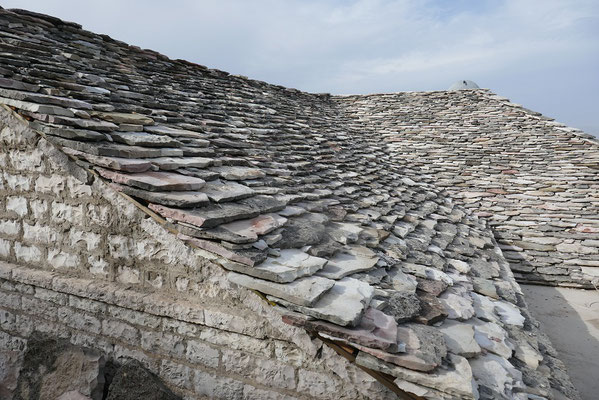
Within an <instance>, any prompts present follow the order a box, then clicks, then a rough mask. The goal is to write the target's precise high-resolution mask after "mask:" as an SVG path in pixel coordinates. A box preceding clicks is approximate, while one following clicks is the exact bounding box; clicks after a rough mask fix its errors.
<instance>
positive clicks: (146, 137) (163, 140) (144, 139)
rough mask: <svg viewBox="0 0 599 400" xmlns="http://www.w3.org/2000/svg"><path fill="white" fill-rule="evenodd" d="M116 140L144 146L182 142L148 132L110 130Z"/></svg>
mask: <svg viewBox="0 0 599 400" xmlns="http://www.w3.org/2000/svg"><path fill="white" fill-rule="evenodd" d="M110 136H111V137H112V139H113V140H114V141H115V142H119V143H124V144H128V145H131V146H144V147H180V146H181V142H179V141H177V140H174V139H172V138H171V137H168V136H162V135H153V134H151V133H146V132H118V131H117V132H110Z"/></svg>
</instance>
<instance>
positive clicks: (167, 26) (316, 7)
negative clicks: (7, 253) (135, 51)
mask: <svg viewBox="0 0 599 400" xmlns="http://www.w3.org/2000/svg"><path fill="white" fill-rule="evenodd" d="M0 5H2V6H3V7H5V8H10V7H18V8H26V9H29V10H32V11H38V12H43V13H47V14H51V15H55V16H58V17H60V18H63V19H67V20H72V21H75V22H78V23H80V24H82V25H83V26H84V28H86V29H88V30H91V31H94V32H98V33H106V34H108V35H110V36H112V37H114V38H116V39H120V40H123V41H125V42H128V43H131V44H135V45H138V46H141V47H143V48H151V49H154V50H157V51H160V52H162V53H164V54H166V55H167V56H169V57H171V58H183V59H187V60H190V61H193V62H197V63H199V64H203V65H206V66H208V67H212V68H219V69H223V70H226V71H228V72H231V73H234V74H240V75H246V76H249V77H251V78H255V79H260V80H264V81H267V82H270V83H276V84H281V85H285V86H290V87H295V88H298V89H301V90H306V91H310V92H330V93H344V94H345V93H373V92H397V91H413V90H416V91H418V90H442V89H446V88H448V87H449V86H450V85H451V84H452V83H453V82H454V81H457V80H461V79H471V80H473V81H475V82H477V83H478V84H479V86H481V87H486V88H490V89H491V90H493V91H494V92H496V93H498V94H500V95H503V96H505V97H508V98H510V99H511V100H512V101H514V102H516V103H520V104H523V105H524V106H526V107H528V108H531V109H533V110H536V111H540V112H542V113H544V114H545V115H548V116H550V117H553V118H556V119H557V120H558V121H560V122H564V123H567V124H568V125H571V126H575V127H578V128H582V129H584V130H585V131H587V132H589V133H595V134H599V1H597V0H542V1H541V0H505V1H500V0H495V1H493V0H478V1H476V0H473V1H468V0H453V1H449V0H448V1H443V0H436V1H432V0H431V1H426V0H419V1H417V0H345V1H344V0H329V1H326V0H251V1H248V0H219V1H212V0H210V1H208V0H207V1H200V0H196V1H192V0H171V1H169V2H165V1H158V0H146V1H139V0H128V1H123V0H103V1H97V2H86V1H81V0H78V1H76V0H29V1H28V0H18V1H3V0H0Z"/></svg>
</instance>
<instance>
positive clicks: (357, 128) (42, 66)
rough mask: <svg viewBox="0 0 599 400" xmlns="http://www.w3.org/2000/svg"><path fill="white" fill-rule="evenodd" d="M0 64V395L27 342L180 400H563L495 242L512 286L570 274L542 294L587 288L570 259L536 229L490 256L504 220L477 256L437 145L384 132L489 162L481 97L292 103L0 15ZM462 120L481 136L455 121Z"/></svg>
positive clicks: (71, 26)
mask: <svg viewBox="0 0 599 400" xmlns="http://www.w3.org/2000/svg"><path fill="white" fill-rule="evenodd" d="M0 50H2V51H1V52H0V144H1V146H2V147H0V170H1V175H0V261H1V262H2V263H1V264H0V265H1V268H0V271H1V272H0V279H2V282H0V295H1V296H0V312H1V313H2V314H1V315H2V316H3V320H2V324H1V325H0V332H2V336H1V338H2V344H4V345H5V347H6V350H5V351H2V352H1V353H0V357H2V358H1V359H0V366H2V371H1V372H2V373H1V374H0V385H1V386H0V388H1V389H0V390H3V391H4V392H10V391H12V390H14V382H15V379H16V381H17V382H23V380H22V379H21V380H19V378H16V376H17V375H18V373H19V371H20V370H19V362H20V361H19V360H21V359H22V358H23V357H24V356H23V354H31V351H24V350H25V347H26V346H27V347H29V350H31V348H34V349H35V346H37V344H36V343H38V341H37V339H36V340H33V341H30V338H32V337H33V338H37V337H39V336H40V335H45V336H44V337H49V338H50V339H49V340H52V339H51V338H52V337H60V338H64V341H61V343H67V342H71V343H73V345H76V346H83V348H90V351H92V352H99V353H94V354H103V355H105V356H106V357H107V358H108V359H109V361H110V360H111V359H112V360H114V361H115V362H116V363H118V364H122V363H126V360H127V359H129V358H133V359H136V360H138V361H140V362H142V363H144V365H145V367H146V368H148V369H149V370H150V371H151V372H153V373H156V374H157V375H158V378H159V379H162V380H164V381H165V382H166V384H167V385H168V386H169V387H170V388H171V389H172V390H173V391H174V392H175V393H177V394H179V395H181V396H183V397H184V398H190V399H191V398H203V397H208V398H214V397H216V398H245V399H251V398H394V397H399V398H402V399H412V400H413V399H421V398H427V399H436V400H438V399H444V400H447V399H458V398H459V399H468V400H473V399H480V398H484V399H504V398H512V399H518V400H525V399H530V398H541V399H556V400H561V399H562V398H569V399H576V398H577V397H578V396H577V393H576V390H575V389H574V388H573V387H572V385H571V383H570V381H569V378H568V376H567V374H566V372H565V370H564V367H563V364H562V363H561V362H560V361H559V359H558V358H557V355H556V354H555V351H554V350H553V348H552V346H551V344H550V343H549V342H548V340H547V339H546V337H545V336H544V335H543V333H542V332H540V331H539V329H538V324H537V323H536V321H535V320H534V319H533V318H532V317H531V316H530V314H529V312H528V310H527V306H526V302H525V301H524V298H523V295H522V292H521V290H520V288H519V286H518V284H517V283H516V281H515V278H514V274H513V273H512V271H511V270H510V264H509V263H508V261H507V260H506V258H505V257H504V253H503V252H502V249H501V248H500V247H499V245H498V243H497V240H496V238H498V239H499V240H501V241H502V242H501V243H500V244H501V246H503V249H504V250H506V253H507V254H508V255H509V259H510V260H513V259H514V256H513V255H512V253H514V254H519V253H522V254H523V255H524V256H526V257H529V258H527V259H526V260H527V262H529V263H533V262H534V263H538V265H537V264H535V265H537V266H536V267H535V268H536V269H535V270H534V271H529V274H528V275H526V276H527V277H529V278H531V279H533V278H534V279H537V278H538V279H540V278H543V277H545V276H549V275H550V274H548V270H543V269H541V268H544V267H541V266H540V265H541V263H543V262H544V261H543V259H542V258H543V257H544V256H546V255H548V254H551V255H552V256H553V253H558V255H559V257H562V258H561V259H560V258H558V256H555V257H554V258H555V259H557V260H558V261H560V260H563V261H571V262H574V264H575V265H574V264H573V265H574V267H573V268H569V269H568V268H566V269H564V270H563V271H561V270H560V272H561V273H562V274H561V275H557V274H552V275H551V276H552V277H553V278H552V279H553V280H552V281H550V283H552V284H556V283H558V282H561V283H568V284H576V285H581V286H585V285H586V286H588V285H591V284H592V282H591V280H590V278H589V274H588V273H587V272H588V271H583V270H582V267H583V266H582V265H581V264H582V263H581V262H579V261H572V260H574V258H567V254H570V255H572V253H571V252H570V253H568V251H566V249H567V248H566V247H564V245H566V244H568V245H571V244H574V240H576V239H578V237H577V236H569V237H568V238H567V239H566V238H563V237H561V236H559V235H557V234H556V233H555V232H556V231H555V230H551V229H547V226H545V225H548V226H550V227H556V226H558V225H556V222H555V221H554V219H552V218H548V219H547V221H545V220H543V222H544V225H542V227H540V228H539V229H540V230H541V232H543V233H535V234H529V229H532V228H526V227H527V226H529V225H530V223H529V224H528V225H527V224H524V225H525V228H526V229H519V230H517V231H516V232H517V233H518V234H520V235H523V234H524V233H526V234H525V235H524V236H522V237H520V240H519V241H515V242H508V241H507V240H508V238H507V233H505V232H514V229H512V228H510V229H512V230H509V229H507V230H505V229H504V230H502V229H503V228H501V226H503V225H506V226H520V225H518V224H517V223H512V220H511V219H509V218H508V220H509V221H507V222H506V220H503V219H501V216H502V215H503V213H502V212H501V210H500V209H497V211H498V213H497V215H498V218H499V220H500V221H502V224H503V225H501V226H495V233H493V232H492V231H491V229H489V226H488V224H487V220H485V219H484V218H482V217H489V216H490V215H488V214H489V212H488V210H487V211H485V210H486V209H485V208H484V207H485V204H487V203H484V201H486V200H485V199H487V198H491V197H492V196H491V195H481V194H480V193H482V192H481V191H480V190H479V189H476V190H474V189H472V190H470V189H468V190H467V191H466V192H464V191H462V190H457V189H455V188H456V187H460V186H459V184H458V183H456V182H454V181H453V179H454V175H452V174H447V173H445V172H444V171H445V170H446V169H450V170H453V169H456V170H457V171H458V172H457V173H458V174H459V175H460V176H461V177H466V176H469V175H468V173H466V172H460V171H459V170H460V166H461V165H462V164H461V162H460V161H458V162H457V163H456V165H454V166H452V165H447V164H445V163H443V162H444V161H445V159H446V158H447V157H446V156H445V155H441V156H440V157H441V158H440V161H439V165H440V166H441V167H440V169H439V170H437V169H435V168H436V167H435V165H436V162H437V161H438V160H434V159H427V158H426V157H427V154H428V153H426V149H429V148H431V146H432V147H434V146H435V143H436V142H435V140H431V141H430V143H429V140H428V139H427V140H425V141H424V142H423V143H421V144H419V143H414V142H410V140H408V139H405V138H403V137H400V136H397V135H398V132H402V134H403V133H405V129H403V128H401V129H400V128H398V129H396V128H395V125H393V124H394V123H396V122H397V121H396V120H397V119H398V118H399V119H401V120H402V121H404V120H405V121H409V122H410V124H412V125H417V124H419V123H420V124H433V125H435V124H438V127H439V129H447V130H448V132H450V133H451V134H448V135H447V136H446V137H442V138H443V140H444V141H445V140H447V141H449V142H451V141H452V140H455V137H459V138H460V140H464V141H466V142H467V143H470V142H473V143H477V144H476V146H484V143H485V140H486V139H485V140H482V141H481V140H479V139H481V138H482V136H477V133H478V134H479V135H482V134H485V135H487V134H489V135H490V134H491V131H492V128H493V127H495V128H496V127H497V126H498V125H497V124H498V123H499V122H496V121H495V120H494V119H493V120H492V121H491V122H488V121H487V120H485V119H484V118H488V116H489V115H495V114H494V113H495V112H494V111H493V110H494V109H495V108H497V107H499V108H500V110H499V111H496V112H497V113H498V114H500V116H499V117H498V118H499V119H500V120H501V122H503V123H506V121H512V120H511V118H512V114H511V113H510V112H509V111H506V110H503V109H501V107H503V105H504V104H503V103H501V102H497V101H495V100H492V101H491V100H489V101H491V105H492V106H489V107H487V105H488V104H487V103H486V100H485V101H477V98H476V96H482V97H483V98H484V99H486V97H484V96H491V95H490V94H488V93H487V92H484V91H477V92H472V93H474V94H475V97H474V98H470V97H468V96H469V93H471V92H459V93H443V94H441V95H439V96H440V98H441V99H444V101H445V103H444V104H443V103H442V101H441V100H436V102H437V103H439V105H438V108H437V109H431V108H430V107H429V105H428V103H427V101H428V99H427V100H425V101H423V102H422V103H419V104H418V107H417V108H418V109H419V111H414V110H411V106H409V101H407V100H406V101H400V102H396V103H392V102H391V103H388V102H387V100H386V99H387V97H386V96H382V95H381V96H379V97H377V96H358V97H341V96H330V95H323V94H310V93H303V92H300V91H297V90H294V89H288V88H284V87H280V86H274V85H269V84H267V83H265V82H259V81H254V80H250V79H247V78H245V77H239V76H232V75H230V74H228V73H226V72H223V71H217V70H211V69H208V68H206V67H203V66H199V65H196V64H193V63H189V62H186V61H182V60H170V59H168V58H167V57H165V56H163V55H161V54H158V53H156V52H153V51H150V50H142V49H139V48H137V47H135V46H129V45H127V44H125V43H122V42H119V41H116V40H114V39H112V38H109V37H107V36H105V35H97V34H94V33H92V32H88V31H85V30H83V29H82V27H81V26H80V25H78V24H75V23H71V22H65V21H62V20H60V19H57V18H54V17H50V16H45V15H41V14H36V13H32V12H29V11H24V10H2V9H0ZM435 95H437V94H435ZM389 96H390V97H391V98H393V96H396V95H389ZM415 96H427V95H426V94H417V95H415ZM445 96H446V97H445ZM489 98H491V97H489ZM372 99H374V100H373V101H371V100H372ZM493 101H495V102H494V103H493ZM378 103H380V104H381V107H382V108H381V107H379V106H377V104H378ZM404 103H405V107H403V108H402V104H404ZM433 103H435V101H433ZM437 103H435V104H437ZM455 104H458V105H460V106H463V107H462V108H463V109H461V110H460V111H455V110H453V108H452V107H453V106H454V105H455ZM394 107H395V109H394ZM506 107H511V106H510V105H507V106H506ZM401 110H405V112H406V115H405V116H404V115H400V112H401ZM447 110H449V111H451V112H455V114H451V117H450V118H448V119H449V121H445V119H444V118H445V114H446V113H447V112H448V111H447ZM481 110H484V112H483V111H481ZM431 112H432V114H431ZM394 113H397V116H396V117H394V115H396V114H394ZM469 113H471V114H474V115H476V118H474V119H475V121H473V122H469V124H471V125H473V126H474V125H476V126H479V127H481V126H482V127H483V128H481V132H482V133H480V132H477V131H476V130H475V129H474V128H471V127H470V126H469V125H468V124H465V123H464V122H463V121H460V122H456V121H454V119H460V118H462V119H464V120H466V121H470V119H471V117H469V115H470V114H469ZM526 115H528V114H525V115H524V116H521V115H517V116H516V118H515V121H514V122H513V123H514V124H519V123H520V122H518V121H521V120H522V119H523V118H524V117H526ZM410 118H412V119H410ZM469 118H470V119H469ZM435 119H438V120H439V121H438V123H436V122H434V121H435ZM524 119H525V118H524ZM431 121H433V122H431ZM399 123H400V124H401V123H404V122H399ZM511 123H512V122H510V124H511ZM456 125H460V127H462V128H463V130H460V129H459V128H460V127H457V126H456ZM426 126H428V125H426ZM435 126H437V125H435ZM446 126H447V128H444V127H446ZM426 129H428V128H426ZM426 129H425V130H426ZM489 140H491V141H492V139H489ZM481 143H483V144H481ZM406 144H407V145H408V146H407V147H406V146H404V145H406ZM410 146H412V147H413V149H411V148H410ZM418 149H424V151H425V152H424V153H423V154H422V156H421V157H422V160H421V159H419V158H411V157H410V156H411V155H413V154H416V155H418V154H420V153H419V150H418ZM441 150H443V149H441ZM494 151H496V150H493V149H490V150H488V152H489V154H491V155H492V154H493V152H494ZM539 151H540V150H539ZM485 154H486V153H485ZM456 157H457V156H456ZM504 158H505V159H507V158H508V157H503V158H500V160H498V161H497V165H498V166H500V164H501V162H502V160H503V159H504ZM466 159H467V160H468V162H467V165H475V164H471V162H474V161H473V160H471V159H470V158H469V157H466ZM474 159H475V160H476V161H477V162H478V161H480V160H481V159H482V160H483V162H484V165H487V163H490V162H491V161H490V160H487V159H485V158H484V157H482V156H480V155H477V156H474ZM589 159H591V157H590V156H589ZM508 166H509V167H510V168H511V169H510V170H508V169H505V168H507V167H508ZM508 166H503V165H501V167H502V168H501V172H502V175H506V176H508V177H512V176H513V175H514V173H511V172H510V173H507V172H505V171H516V172H517V173H521V171H526V168H525V167H518V168H519V169H517V168H516V166H515V165H511V164H510V165H508ZM428 169H430V171H432V173H430V174H429V173H428V172H426V171H428ZM484 175H485V174H481V175H477V177H479V178H480V179H482V178H483V177H484ZM516 175H517V174H516ZM526 176H528V175H526ZM524 177H525V176H524V175H523V176H521V177H520V178H524ZM531 179H532V178H531ZM589 179H590V178H589ZM464 180H467V179H466V178H464ZM510 183H514V184H515V183H518V182H510ZM520 184H524V183H522V182H520ZM528 185H533V186H534V183H528ZM589 185H590V184H589ZM489 186H492V184H489ZM536 189H538V191H539V192H543V191H542V190H541V189H542V187H537V188H536ZM570 189H571V188H570V187H568V188H565V189H564V192H559V193H566V194H568V195H569V193H571V192H569V191H568V190H570ZM489 190H491V191H490V192H489V193H492V194H493V196H498V195H499V194H498V193H495V192H496V191H497V190H495V188H492V189H489ZM502 190H503V189H502ZM505 190H506V191H507V189H505ZM554 192H555V191H554ZM554 192H551V193H554ZM464 193H470V194H468V195H466V194H464ZM472 193H475V194H472ZM484 193H487V192H484ZM543 193H545V192H543ZM502 195H503V194H502ZM527 195H531V196H532V194H531V193H527ZM452 196H455V197H456V198H458V200H460V202H461V203H462V204H456V202H454V201H453V200H452ZM477 196H478V197H477ZM505 196H506V198H509V199H512V197H507V196H511V195H510V194H509V193H508V194H505ZM479 197H482V198H483V200H481V201H480V202H479V201H478V200H477V201H476V202H473V203H467V202H465V201H464V199H467V200H468V199H470V200H471V201H474V200H473V199H478V198H479ZM538 197H539V199H540V198H541V197H542V196H540V195H538ZM587 197H588V196H586V195H585V196H584V197H583V198H584V201H581V203H584V204H591V205H592V204H593V203H592V199H591V198H590V197H589V200H588V201H587ZM591 197H592V196H591ZM501 199H503V198H501ZM516 199H519V200H521V198H520V196H516ZM589 202H590V203H589ZM479 203H480V204H479ZM483 203H484V204H483ZM572 203H574V202H572ZM501 204H503V203H501ZM464 205H466V206H468V207H469V208H471V209H473V211H474V212H473V213H468V212H467V210H466V209H465V208H464V207H463V206H464ZM498 205H499V203H496V204H495V206H498ZM535 206H536V205H535ZM477 207H478V208H477ZM584 207H586V206H583V208H584ZM481 210H482V211H481ZM572 211H576V210H575V208H572ZM513 212H515V210H514V209H511V211H510V217H513V218H514V221H516V215H518V216H520V214H518V213H514V214H513V215H512V214H511V213H513ZM477 214H478V215H477ZM552 215H553V214H552ZM559 215H562V214H559ZM584 215H585V216H586V214H584ZM560 218H562V217H560ZM579 219H580V218H578V214H576V218H574V220H575V221H576V222H577V225H576V226H568V227H566V229H565V230H564V231H563V232H561V233H560V234H561V235H566V234H568V235H572V233H573V232H578V231H577V229H578V230H580V229H579V228H581V227H580V226H579V225H578V224H582V225H581V226H582V227H584V229H583V230H585V231H586V230H588V229H587V228H588V227H587V225H585V224H587V221H591V220H592V219H593V218H590V217H589V218H583V219H584V221H581V220H579ZM516 222H517V221H516ZM545 222H546V223H545ZM560 222H567V221H566V220H565V219H564V218H562V219H560ZM589 223H590V222H589ZM521 225H522V224H521ZM530 226H531V225H530ZM535 229H536V228H535ZM545 232H551V235H549V236H550V237H549V236H547V235H545ZM590 233H592V232H585V234H590ZM494 235H495V236H494ZM501 235H503V236H501ZM529 236H531V237H534V238H533V239H529V238H528V237H529ZM558 237H559V238H560V240H561V241H560V242H559V243H557V242H556V241H557V240H558ZM585 237H586V239H589V238H590V236H585ZM551 241H554V242H555V243H549V242H551ZM545 242H547V243H545ZM510 243H511V244H510ZM525 243H535V244H536V245H539V246H538V247H537V248H536V249H535V250H532V249H526V248H525V247H526V246H527V245H526V244H525ZM516 244H518V245H519V247H517V248H516V247H513V246H515V245H516ZM507 245H509V246H512V247H509V248H507V247H506V246H507ZM541 245H546V247H544V248H541ZM587 245H589V243H588V242H585V243H584V244H583V243H581V246H586V247H589V248H592V246H590V245H589V246H587ZM550 246H553V247H551V249H555V250H556V251H555V252H551V251H550V250H551V249H550V248H549V247H550ZM529 247H530V246H529ZM581 252H582V251H581ZM584 257H588V258H584ZM593 257H594V256H593V254H592V253H589V254H588V255H583V256H580V257H579V258H577V259H576V260H583V259H584V260H586V261H585V262H592V261H593ZM545 261H546V263H545V264H543V265H544V266H545V267H551V268H554V267H555V268H562V267H561V266H557V264H559V262H558V261H555V262H554V261H552V262H549V261H548V260H545ZM584 267H585V268H586V266H584ZM515 270H516V272H517V273H518V274H522V272H523V269H522V268H521V269H520V270H518V269H517V268H515ZM74 351H75V350H74ZM82 351H83V350H82ZM336 353H338V354H336ZM341 356H343V357H341ZM5 366H6V367H5ZM7 368H8V370H7ZM23 368H27V367H26V366H25V367H23ZM27 373H29V372H27ZM55 389H56V390H58V388H55ZM19 390H20V391H21V390H22V387H19ZM94 390H95V389H94ZM84 391H89V390H87V389H86V390H84ZM80 394H82V393H80Z"/></svg>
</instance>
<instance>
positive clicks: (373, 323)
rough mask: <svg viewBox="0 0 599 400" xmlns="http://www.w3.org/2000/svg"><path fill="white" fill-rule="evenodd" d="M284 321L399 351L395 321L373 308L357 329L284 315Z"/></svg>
mask: <svg viewBox="0 0 599 400" xmlns="http://www.w3.org/2000/svg"><path fill="white" fill-rule="evenodd" d="M283 321H284V322H285V323H288V324H290V325H294V326H301V327H304V328H305V329H307V330H310V331H315V332H324V333H327V334H330V335H332V336H334V337H338V338H341V339H345V340H348V341H351V342H354V343H358V344H361V345H363V346H368V347H372V348H376V349H380V350H386V351H389V352H397V351H398V350H399V344H398V341H397V323H396V322H395V319H393V317H390V316H388V315H386V314H385V313H383V312H382V311H379V310H376V309H374V308H372V307H370V308H368V309H367V310H366V312H365V313H364V315H363V316H362V319H361V320H360V324H359V325H358V326H357V327H356V328H344V327H341V326H338V325H334V324H331V323H328V322H324V321H309V320H306V319H303V318H298V317H296V316H294V315H284V316H283Z"/></svg>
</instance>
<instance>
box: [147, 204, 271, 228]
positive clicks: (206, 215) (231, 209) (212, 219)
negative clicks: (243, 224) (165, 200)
mask: <svg viewBox="0 0 599 400" xmlns="http://www.w3.org/2000/svg"><path fill="white" fill-rule="evenodd" d="M148 207H149V208H150V209H151V210H153V211H155V212H157V213H158V214H160V215H162V216H163V217H165V218H172V219H174V220H176V221H180V222H186V223H188V224H191V225H194V226H197V227H202V228H213V227H215V226H217V225H220V224H223V223H227V222H231V221H235V220H238V219H244V218H254V217H257V216H258V215H259V214H260V210H259V209H258V208H256V207H251V206H249V205H245V204H233V203H232V204H228V203H225V204H224V205H221V206H218V207H214V206H208V207H200V208H195V209H190V210H180V209H176V208H170V207H165V206H162V205H160V204H150V205H149V206H148Z"/></svg>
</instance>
